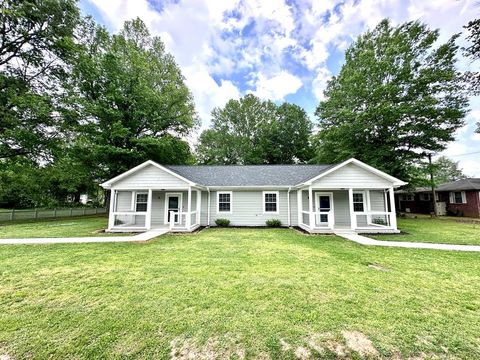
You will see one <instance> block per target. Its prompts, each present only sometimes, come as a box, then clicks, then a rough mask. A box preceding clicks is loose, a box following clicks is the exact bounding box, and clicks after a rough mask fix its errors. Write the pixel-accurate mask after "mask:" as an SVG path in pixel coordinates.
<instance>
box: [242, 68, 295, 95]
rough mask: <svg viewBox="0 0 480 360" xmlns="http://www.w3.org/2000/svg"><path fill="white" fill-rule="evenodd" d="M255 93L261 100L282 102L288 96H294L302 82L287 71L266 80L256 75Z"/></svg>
mask: <svg viewBox="0 0 480 360" xmlns="http://www.w3.org/2000/svg"><path fill="white" fill-rule="evenodd" d="M255 76H256V81H255V86H256V89H255V91H251V92H252V93H253V94H255V95H256V96H258V97H260V98H263V99H270V100H283V98H284V97H285V96H287V95H289V94H295V93H296V92H297V90H298V89H300V88H301V87H302V81H301V80H300V78H298V77H297V76H295V75H292V74H290V73H288V72H287V71H284V70H283V71H281V72H279V73H278V74H276V75H274V76H272V77H270V78H266V77H265V76H264V75H263V74H261V73H260V74H256V75H255Z"/></svg>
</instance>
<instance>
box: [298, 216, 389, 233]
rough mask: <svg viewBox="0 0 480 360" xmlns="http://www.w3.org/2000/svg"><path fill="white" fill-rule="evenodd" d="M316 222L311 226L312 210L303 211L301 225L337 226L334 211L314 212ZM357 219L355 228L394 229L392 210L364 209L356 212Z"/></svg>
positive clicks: (326, 227) (317, 226)
mask: <svg viewBox="0 0 480 360" xmlns="http://www.w3.org/2000/svg"><path fill="white" fill-rule="evenodd" d="M312 214H313V219H314V221H315V222H314V223H313V226H310V218H311V217H310V212H309V211H301V222H300V225H303V226H305V227H308V228H310V229H324V230H327V229H334V228H335V219H334V215H333V212H332V211H325V212H323V211H317V212H313V213H312ZM354 216H355V219H356V227H355V229H360V230H362V229H375V228H383V229H393V228H394V227H393V226H392V223H391V217H392V216H394V215H392V213H391V212H387V211H362V212H355V214H354Z"/></svg>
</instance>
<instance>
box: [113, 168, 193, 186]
mask: <svg viewBox="0 0 480 360" xmlns="http://www.w3.org/2000/svg"><path fill="white" fill-rule="evenodd" d="M185 186H187V183H186V182H185V181H183V180H181V179H179V178H178V177H176V176H174V175H172V174H169V173H168V172H166V171H164V170H162V169H159V168H157V167H156V166H153V165H148V166H146V167H144V168H143V169H140V170H138V171H137V172H135V173H133V174H131V175H129V176H127V177H125V178H123V179H121V180H119V181H118V182H116V183H115V184H114V186H113V187H114V188H124V189H128V188H132V189H138V188H142V187H144V188H149V187H154V188H155V187H156V188H159V189H162V188H178V187H185Z"/></svg>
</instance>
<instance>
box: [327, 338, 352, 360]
mask: <svg viewBox="0 0 480 360" xmlns="http://www.w3.org/2000/svg"><path fill="white" fill-rule="evenodd" d="M327 349H328V350H330V351H331V352H332V353H334V354H335V355H337V357H339V358H344V357H346V356H347V352H348V351H347V348H346V347H345V345H343V344H342V343H340V342H338V341H335V340H333V339H331V340H328V341H327Z"/></svg>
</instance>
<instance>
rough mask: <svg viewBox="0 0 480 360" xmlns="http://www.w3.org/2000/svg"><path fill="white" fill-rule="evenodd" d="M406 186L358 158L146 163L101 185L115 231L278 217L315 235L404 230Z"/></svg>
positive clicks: (173, 228)
mask: <svg viewBox="0 0 480 360" xmlns="http://www.w3.org/2000/svg"><path fill="white" fill-rule="evenodd" d="M402 185H405V182H403V181H401V180H399V179H396V178H394V177H392V176H390V175H388V174H386V173H384V172H382V171H380V170H378V169H375V168H373V167H371V166H369V165H367V164H365V163H363V162H361V161H359V160H356V159H349V160H347V161H345V162H343V163H340V164H336V165H251V166H250V165H218V166H217V165H213V166H208V165H207V166H185V165H168V166H162V165H159V164H157V163H155V162H153V161H147V162H144V163H143V164H141V165H139V166H137V167H135V168H133V169H131V170H129V171H127V172H125V173H123V174H121V175H119V176H117V177H115V178H113V179H111V180H108V181H106V182H105V183H103V184H102V186H103V187H104V188H105V189H110V190H111V197H110V213H109V221H108V231H112V232H122V231H124V232H131V231H146V230H149V229H151V228H160V227H164V228H169V229H170V231H179V232H181V231H184V232H191V231H194V230H195V229H197V228H198V227H200V226H215V220H216V219H219V218H226V219H229V220H230V222H231V225H232V226H265V221H266V220H268V219H279V220H280V221H281V222H282V224H283V225H285V226H287V225H288V226H298V227H300V228H302V229H304V230H306V231H308V232H311V233H333V232H336V231H341V230H347V231H352V230H353V231H357V232H365V233H367V232H371V233H382V232H398V230H397V221H396V214H395V201H394V193H393V191H394V189H395V188H397V187H399V186H402Z"/></svg>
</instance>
